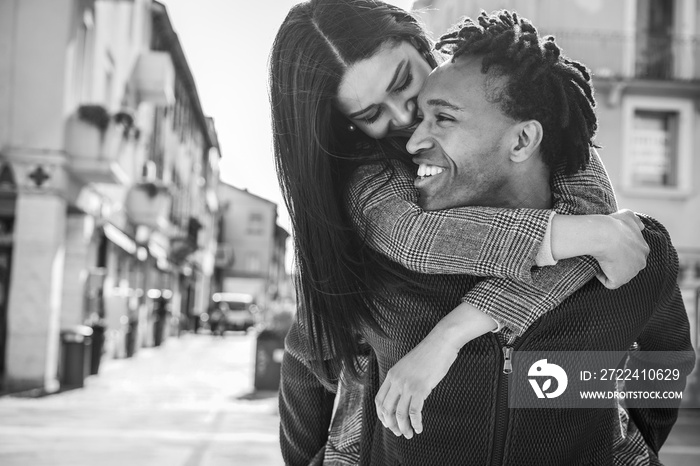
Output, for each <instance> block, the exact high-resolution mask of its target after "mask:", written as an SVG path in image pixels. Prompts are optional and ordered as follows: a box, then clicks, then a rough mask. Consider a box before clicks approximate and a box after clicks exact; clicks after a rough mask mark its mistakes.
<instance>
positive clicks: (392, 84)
mask: <svg viewBox="0 0 700 466" xmlns="http://www.w3.org/2000/svg"><path fill="white" fill-rule="evenodd" d="M405 64H406V59H405V58H404V59H403V60H401V63H399V66H397V67H396V71H394V76H393V77H392V78H391V82H390V83H389V85H388V86H387V88H386V91H387V92H391V88H393V87H394V84H396V80H397V79H399V74H400V73H401V70H402V69H403V67H404V65H405Z"/></svg>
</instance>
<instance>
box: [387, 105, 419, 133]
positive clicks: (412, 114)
mask: <svg viewBox="0 0 700 466" xmlns="http://www.w3.org/2000/svg"><path fill="white" fill-rule="evenodd" d="M394 107H395V108H394V109H392V110H393V113H394V115H393V118H392V123H393V126H394V128H395V129H398V128H405V127H407V126H411V125H412V124H413V123H414V122H415V121H416V99H415V98H413V99H408V100H406V101H404V102H402V103H398V104H397V105H395V106H394Z"/></svg>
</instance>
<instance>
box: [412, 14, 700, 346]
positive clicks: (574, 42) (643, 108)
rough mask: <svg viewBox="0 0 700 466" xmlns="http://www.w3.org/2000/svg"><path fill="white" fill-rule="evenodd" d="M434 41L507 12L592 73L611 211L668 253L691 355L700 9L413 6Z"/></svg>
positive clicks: (696, 293)
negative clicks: (638, 217)
mask: <svg viewBox="0 0 700 466" xmlns="http://www.w3.org/2000/svg"><path fill="white" fill-rule="evenodd" d="M413 8H414V11H416V12H417V13H418V14H419V16H420V17H421V18H422V19H423V21H424V22H425V24H426V26H427V29H428V30H430V31H432V32H433V35H434V36H435V37H439V36H440V34H442V33H443V32H445V31H447V30H448V29H449V27H450V26H452V25H453V24H455V23H456V22H457V20H458V19H459V18H460V17H462V16H465V15H466V16H470V17H472V18H474V17H475V16H476V15H478V14H479V12H480V11H481V10H482V9H487V10H488V11H489V12H490V11H492V10H496V9H500V8H507V9H509V10H514V11H517V12H518V13H519V14H520V15H521V16H523V17H525V18H528V19H529V20H531V21H532V22H533V24H534V25H535V26H536V27H537V29H538V31H539V32H540V34H541V35H544V34H553V35H554V36H555V37H556V40H557V43H558V44H559V45H560V46H561V47H562V48H563V49H564V53H565V54H566V55H568V56H569V57H571V58H573V59H575V60H579V61H581V62H583V63H584V64H585V65H586V66H588V67H589V68H590V69H591V70H592V72H593V84H594V87H595V90H596V99H597V101H598V107H597V114H598V119H599V131H598V135H597V137H596V142H597V143H598V144H599V145H601V146H602V149H600V154H601V158H602V159H603V162H604V164H605V167H606V168H607V170H608V173H609V175H610V178H611V180H612V184H613V187H614V188H615V192H616V195H617V201H618V205H619V206H620V208H627V209H632V210H634V211H636V212H642V213H645V214H647V215H650V216H652V217H654V218H656V219H658V220H659V221H661V223H663V224H664V225H665V226H666V228H667V229H668V231H669V233H670V235H671V239H672V240H673V243H674V245H675V246H676V248H677V249H678V255H679V260H680V274H679V277H678V282H679V285H680V287H681V290H682V292H683V297H684V299H685V305H686V309H687V311H688V314H689V317H690V323H691V334H692V338H693V345H694V346H695V347H696V348H697V344H698V333H699V332H700V323H699V322H698V303H699V301H700V184H699V183H700V158H699V155H700V3H698V2H697V1H696V0H623V1H619V2H604V1H602V0H572V1H566V2H562V1H557V0H537V1H532V0H510V1H508V0H492V1H489V2H483V1H478V0H417V1H416V2H415V3H414V6H413Z"/></svg>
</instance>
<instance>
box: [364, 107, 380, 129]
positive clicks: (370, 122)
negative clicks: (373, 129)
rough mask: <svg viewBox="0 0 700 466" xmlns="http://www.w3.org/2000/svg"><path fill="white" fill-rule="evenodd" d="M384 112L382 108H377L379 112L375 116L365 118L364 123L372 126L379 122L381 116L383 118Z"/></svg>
mask: <svg viewBox="0 0 700 466" xmlns="http://www.w3.org/2000/svg"><path fill="white" fill-rule="evenodd" d="M382 112H383V110H382V108H381V107H379V108H377V111H376V112H375V113H374V114H373V115H371V116H368V117H365V118H363V121H364V122H365V123H367V124H370V125H371V124H372V123H374V122H375V121H377V120H378V119H379V117H380V116H382Z"/></svg>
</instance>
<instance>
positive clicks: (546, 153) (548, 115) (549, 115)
mask: <svg viewBox="0 0 700 466" xmlns="http://www.w3.org/2000/svg"><path fill="white" fill-rule="evenodd" d="M435 48H436V49H437V50H439V51H441V52H443V53H445V54H448V55H452V61H453V62H454V61H455V59H457V58H458V57H460V56H462V55H464V56H468V55H471V56H474V55H475V56H478V57H482V58H483V61H482V69H481V71H482V72H483V73H488V72H489V70H491V71H492V72H493V73H495V75H497V76H505V77H507V79H508V83H507V84H506V86H505V87H504V88H503V89H501V90H499V91H498V95H496V96H494V98H495V100H496V101H497V102H499V105H500V107H501V110H502V111H503V112H504V113H505V114H506V115H508V116H510V117H511V118H514V119H516V120H520V121H522V120H537V121H539V122H540V124H541V125H542V127H543V130H544V135H543V139H542V145H541V148H542V157H543V160H544V162H545V163H546V164H547V165H548V166H549V167H550V168H551V169H561V170H563V172H564V173H565V174H572V173H575V172H577V171H578V170H581V169H583V168H585V167H586V165H587V163H588V160H589V157H590V147H594V144H593V137H594V136H595V133H596V130H597V129H598V121H597V117H596V114H595V111H594V108H595V99H594V97H593V89H592V87H591V76H590V72H589V70H588V69H587V68H586V67H585V66H584V65H583V64H581V63H579V62H576V61H573V60H571V59H569V58H567V57H566V56H564V55H562V53H561V49H560V48H559V46H558V45H557V44H556V43H555V41H554V36H545V37H543V38H540V37H539V36H538V34H537V29H535V27H534V26H533V25H532V24H531V23H530V22H529V21H528V20H527V19H524V18H521V17H519V16H518V15H517V13H514V12H513V13H512V12H509V11H507V10H501V11H498V12H494V13H492V14H490V15H489V14H487V13H486V12H484V11H482V12H481V14H480V15H479V17H478V18H477V22H474V21H473V20H472V19H471V18H464V19H463V20H462V21H461V22H460V23H459V24H458V25H457V26H455V27H454V28H453V29H452V30H451V31H450V32H448V33H447V34H445V35H444V36H442V37H441V38H440V40H439V41H438V43H437V44H436V45H435Z"/></svg>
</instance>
